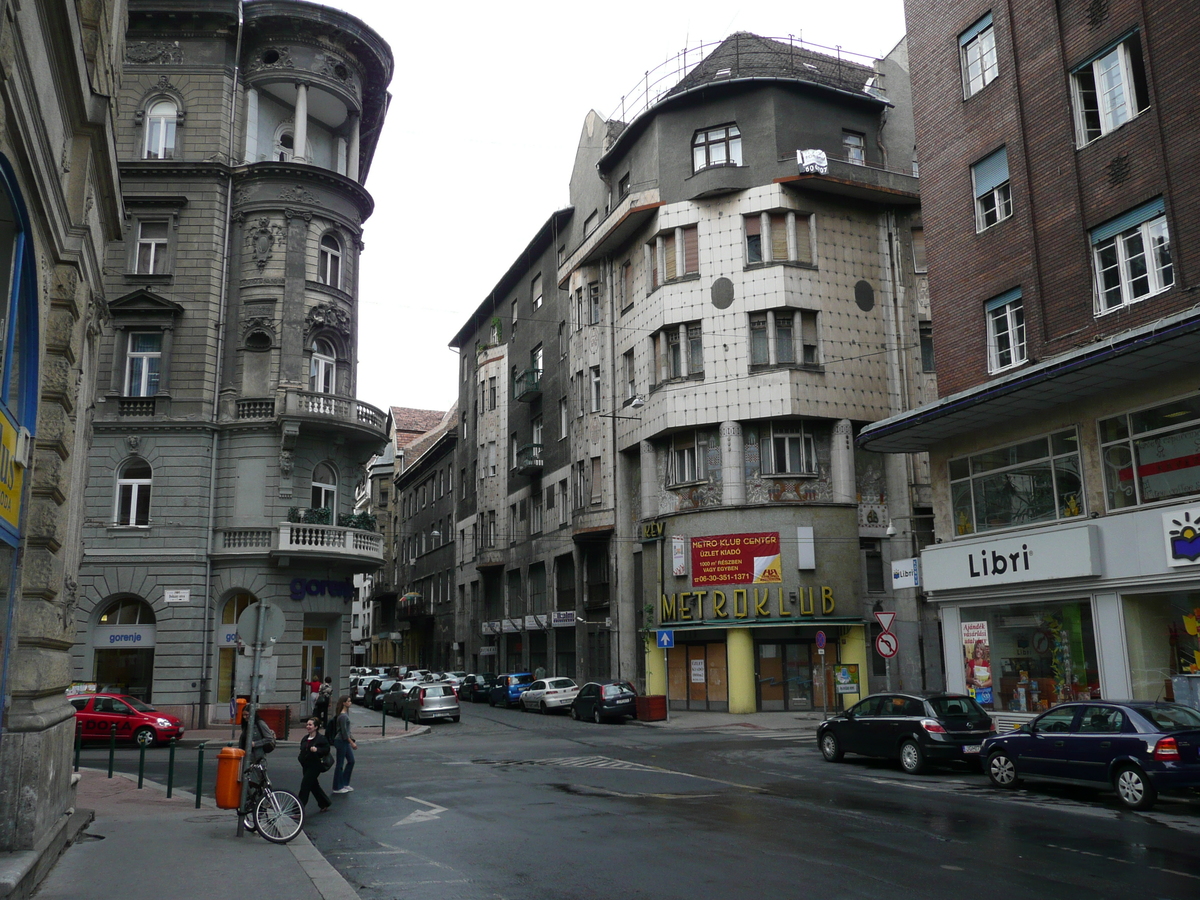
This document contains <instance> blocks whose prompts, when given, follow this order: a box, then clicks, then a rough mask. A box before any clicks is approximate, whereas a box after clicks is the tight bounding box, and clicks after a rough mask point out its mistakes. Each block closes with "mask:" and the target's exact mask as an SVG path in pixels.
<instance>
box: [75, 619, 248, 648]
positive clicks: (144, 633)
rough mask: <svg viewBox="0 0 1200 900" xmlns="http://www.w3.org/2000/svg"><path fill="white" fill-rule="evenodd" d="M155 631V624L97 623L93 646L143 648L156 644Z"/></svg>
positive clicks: (94, 629)
mask: <svg viewBox="0 0 1200 900" xmlns="http://www.w3.org/2000/svg"><path fill="white" fill-rule="evenodd" d="M154 633H155V626H154V625H97V626H96V627H95V628H93V629H92V646H93V647H95V648H96V649H97V650H99V649H100V648H101V647H104V648H117V647H128V648H131V649H134V650H143V649H146V648H148V647H153V646H154ZM234 633H235V634H236V633H237V628H236V627H235V628H234Z"/></svg>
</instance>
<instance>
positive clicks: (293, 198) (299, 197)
mask: <svg viewBox="0 0 1200 900" xmlns="http://www.w3.org/2000/svg"><path fill="white" fill-rule="evenodd" d="M279 199H280V200H282V201H283V202H284V203H316V202H317V198H316V196H315V195H314V194H313V192H312V191H310V190H308V189H307V188H302V187H300V185H298V184H297V185H293V186H292V187H290V188H285V189H284V190H282V191H280V193H279Z"/></svg>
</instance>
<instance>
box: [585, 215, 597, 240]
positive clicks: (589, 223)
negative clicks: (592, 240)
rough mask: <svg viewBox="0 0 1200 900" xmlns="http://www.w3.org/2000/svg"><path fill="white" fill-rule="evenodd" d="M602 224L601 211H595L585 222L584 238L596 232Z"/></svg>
mask: <svg viewBox="0 0 1200 900" xmlns="http://www.w3.org/2000/svg"><path fill="white" fill-rule="evenodd" d="M599 224H600V211H599V210H596V209H593V210H592V214H591V215H590V216H588V217H587V218H586V219H585V220H584V222H583V236H584V237H585V238H586V237H587V236H588V235H589V234H591V233H592V232H593V231H595V230H596V226H597V225H599Z"/></svg>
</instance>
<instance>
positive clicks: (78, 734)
mask: <svg viewBox="0 0 1200 900" xmlns="http://www.w3.org/2000/svg"><path fill="white" fill-rule="evenodd" d="M82 749H83V723H81V722H76V723H75V771H76V772H78V771H79V751H80V750H82Z"/></svg>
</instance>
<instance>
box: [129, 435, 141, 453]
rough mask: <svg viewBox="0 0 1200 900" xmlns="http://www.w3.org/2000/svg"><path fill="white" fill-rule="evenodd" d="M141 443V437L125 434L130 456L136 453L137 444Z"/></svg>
mask: <svg viewBox="0 0 1200 900" xmlns="http://www.w3.org/2000/svg"><path fill="white" fill-rule="evenodd" d="M141 443H142V439H141V438H140V437H138V436H137V435H136V434H127V435H125V444H126V446H128V447H129V453H130V454H131V455H132V456H137V455H138V446H139V445H140V444H141Z"/></svg>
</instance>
